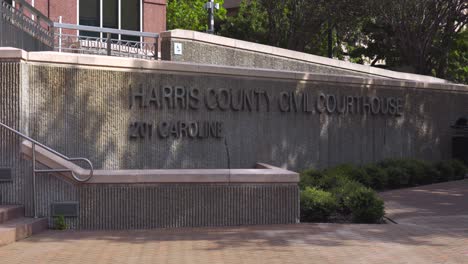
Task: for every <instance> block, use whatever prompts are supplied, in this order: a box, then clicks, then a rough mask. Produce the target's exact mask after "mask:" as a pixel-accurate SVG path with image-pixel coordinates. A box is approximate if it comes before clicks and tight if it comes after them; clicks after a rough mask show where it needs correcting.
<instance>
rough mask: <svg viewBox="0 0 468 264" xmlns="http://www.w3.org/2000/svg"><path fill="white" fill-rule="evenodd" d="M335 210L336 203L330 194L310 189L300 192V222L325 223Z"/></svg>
mask: <svg viewBox="0 0 468 264" xmlns="http://www.w3.org/2000/svg"><path fill="white" fill-rule="evenodd" d="M336 209H337V203H336V200H335V197H333V195H332V194H331V193H329V192H326V191H323V190H320V189H316V188H310V187H306V188H305V190H303V191H301V221H304V222H315V221H327V220H328V219H329V218H330V215H332V214H333V213H334V212H335V211H336Z"/></svg>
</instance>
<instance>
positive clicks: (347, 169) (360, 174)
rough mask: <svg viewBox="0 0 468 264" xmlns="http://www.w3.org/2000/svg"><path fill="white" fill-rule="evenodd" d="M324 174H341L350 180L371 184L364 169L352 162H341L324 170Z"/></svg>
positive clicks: (366, 184)
mask: <svg viewBox="0 0 468 264" xmlns="http://www.w3.org/2000/svg"><path fill="white" fill-rule="evenodd" d="M325 174H331V175H341V176H344V177H346V178H348V179H350V180H353V181H357V182H360V183H362V184H364V185H365V186H370V185H371V179H370V177H369V175H368V174H367V172H366V170H364V169H362V168H361V167H357V166H354V165H352V164H342V165H339V166H336V167H334V168H331V169H328V170H326V171H325Z"/></svg>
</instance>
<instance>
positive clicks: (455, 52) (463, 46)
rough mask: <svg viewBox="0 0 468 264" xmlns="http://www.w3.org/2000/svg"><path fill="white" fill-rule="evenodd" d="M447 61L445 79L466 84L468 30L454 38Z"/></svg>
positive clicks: (467, 79) (467, 76) (467, 72)
mask: <svg viewBox="0 0 468 264" xmlns="http://www.w3.org/2000/svg"><path fill="white" fill-rule="evenodd" d="M448 61H449V62H448V67H447V79H449V80H452V81H454V82H458V83H465V84H468V30H464V31H462V32H461V33H460V34H458V35H457V37H456V38H455V41H454V44H453V48H452V50H451V51H450V54H449V59H448Z"/></svg>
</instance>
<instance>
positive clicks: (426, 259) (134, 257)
mask: <svg viewBox="0 0 468 264" xmlns="http://www.w3.org/2000/svg"><path fill="white" fill-rule="evenodd" d="M467 194H468V181H462V182H456V183H446V184H441V185H434V186H426V187H421V188H415V189H406V190H398V191H392V192H386V193H382V194H381V195H382V196H383V197H384V198H385V199H386V201H387V202H388V204H389V206H388V214H389V216H391V217H392V218H394V219H395V220H396V221H398V222H401V223H400V224H398V225H395V224H387V225H341V224H301V225H289V226H257V227H239V228H210V229H203V228H200V229H179V230H150V231H147V230H145V231H122V232H115V231H113V232H73V231H67V232H60V231H48V232H45V233H43V234H40V235H36V236H33V237H31V238H29V239H26V240H23V241H20V242H17V243H13V244H10V245H7V246H4V247H0V263H2V264H9V263H28V264H30V263H60V264H63V263H138V264H140V263H255V264H261V263H268V264H272V263H294V264H298V263H424V264H427V263H468V232H467V231H466V227H467V226H468V221H467V220H466V219H464V216H463V214H465V213H466V212H467V208H468V199H466V197H467ZM460 207H461V209H460ZM444 215H447V216H444ZM426 216H427V217H430V219H433V221H432V222H431V221H429V220H424V218H423V217H426ZM446 218H448V219H451V220H450V223H451V224H450V226H449V227H447V225H446V224H445V223H444V219H446ZM461 219H464V220H463V221H462V220H461ZM412 221H414V222H412Z"/></svg>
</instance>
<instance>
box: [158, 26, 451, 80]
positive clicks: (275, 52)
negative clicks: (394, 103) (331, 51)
mask: <svg viewBox="0 0 468 264" xmlns="http://www.w3.org/2000/svg"><path fill="white" fill-rule="evenodd" d="M161 38H162V39H163V40H164V39H170V40H171V41H177V40H187V41H193V42H202V43H207V44H211V45H216V46H223V47H227V48H233V49H238V50H244V51H250V52H255V53H261V54H267V55H271V56H277V57H281V58H287V59H292V60H297V61H302V62H308V63H313V64H319V65H324V66H329V67H336V68H340V69H346V70H351V71H356V72H362V73H367V74H372V75H376V76H381V77H386V78H393V79H404V80H413V81H420V82H433V83H448V81H447V80H444V79H440V78H435V77H431V76H424V75H419V74H412V73H403V72H396V71H391V70H385V69H380V68H377V67H371V66H367V65H361V64H357V63H351V62H347V61H341V60H336V59H330V58H326V57H321V56H317V55H312V54H308V53H304V52H298V51H293V50H288V49H283V48H277V47H273V46H268V45H263V44H258V43H254V42H248V41H243V40H237V39H232V38H226V37H221V36H216V35H212V34H207V33H202V32H196V31H190V30H182V29H176V30H171V31H166V32H162V33H161Z"/></svg>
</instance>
